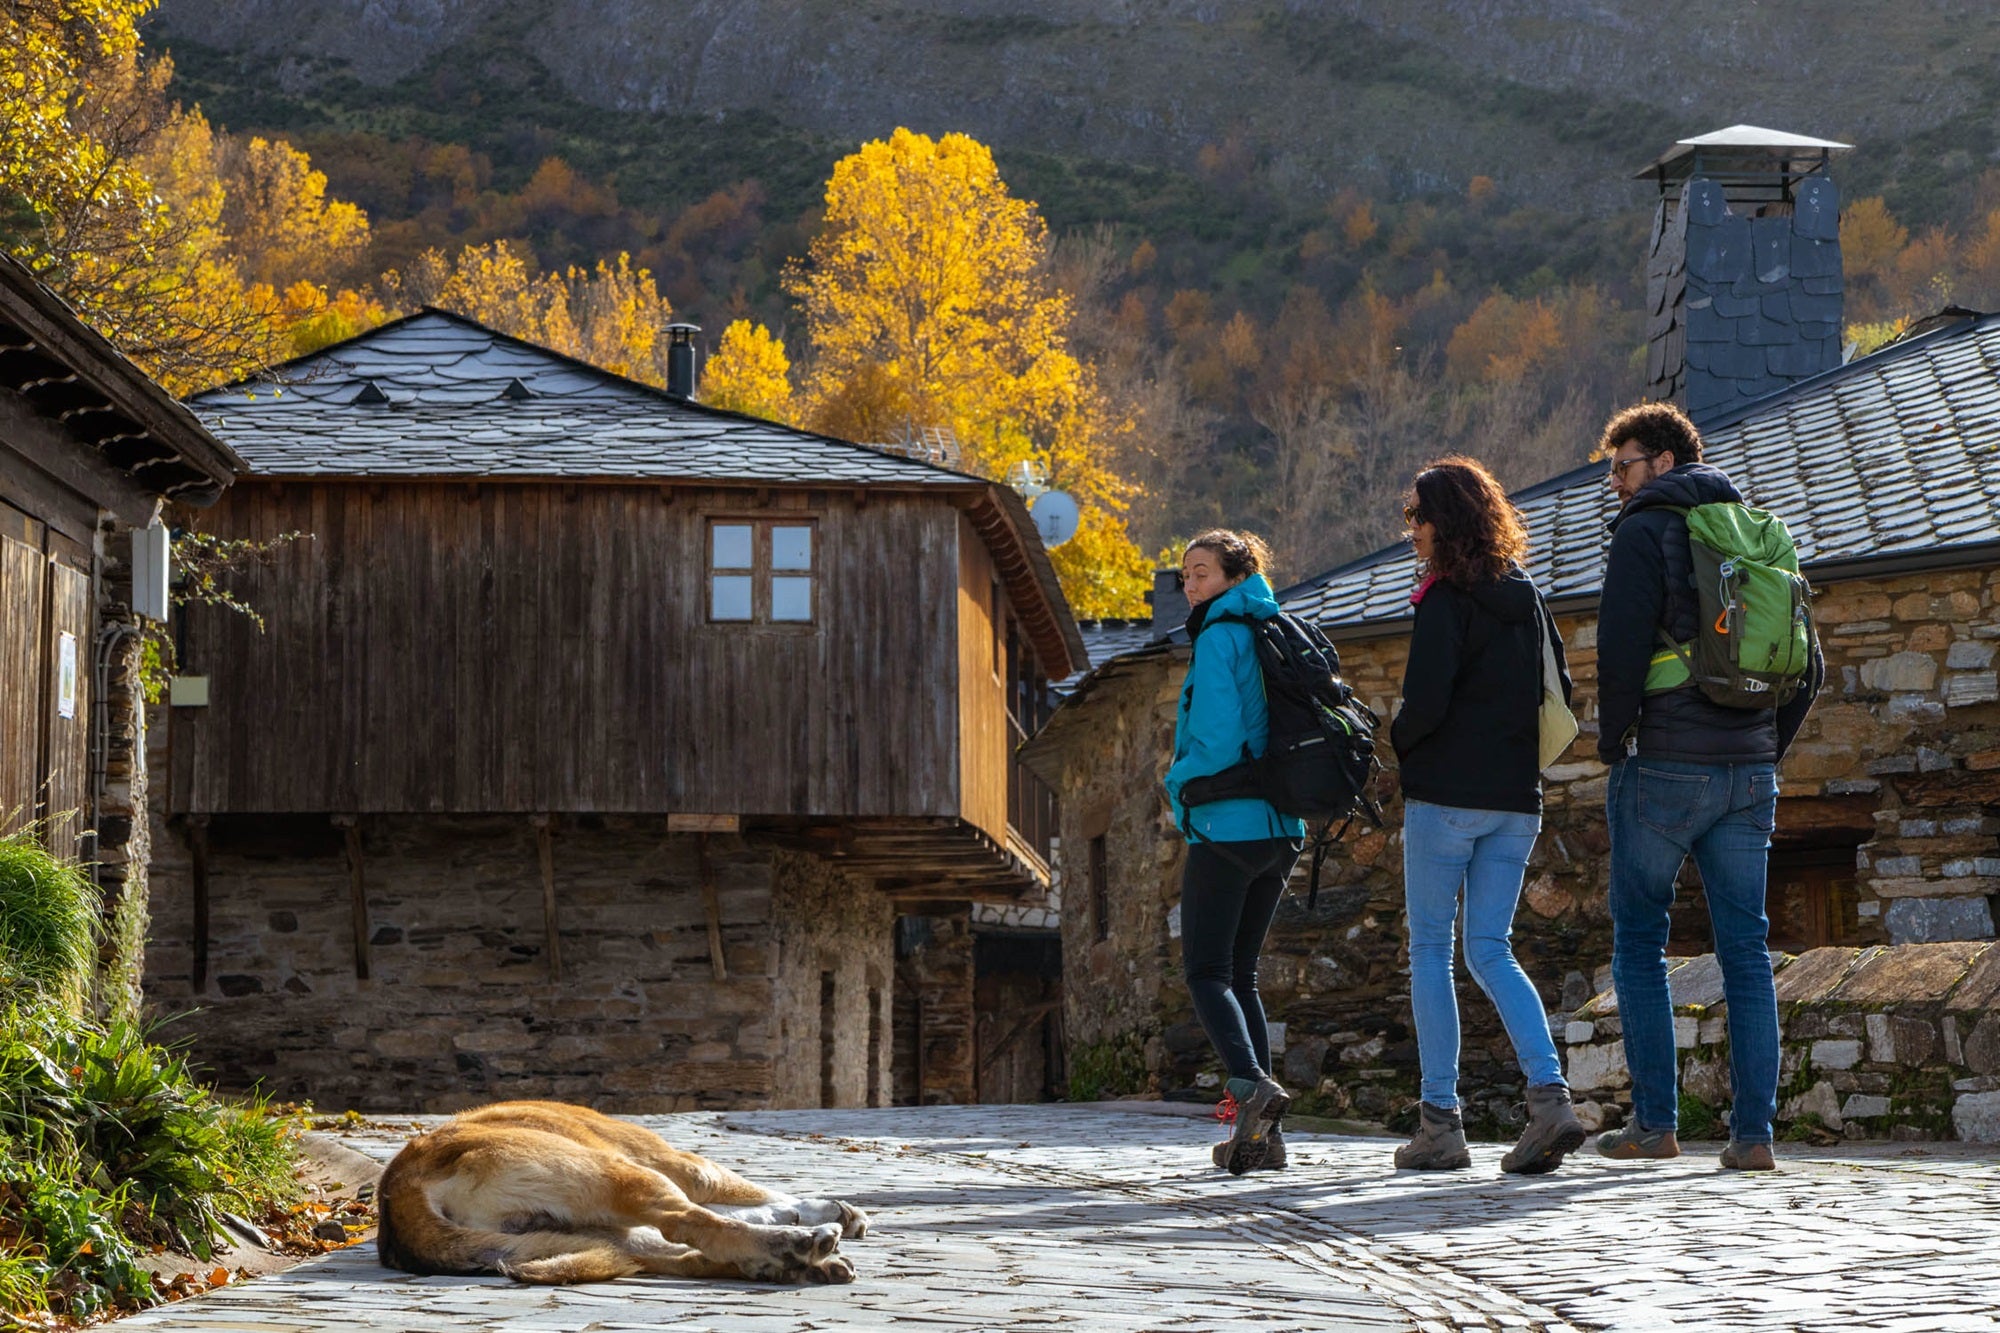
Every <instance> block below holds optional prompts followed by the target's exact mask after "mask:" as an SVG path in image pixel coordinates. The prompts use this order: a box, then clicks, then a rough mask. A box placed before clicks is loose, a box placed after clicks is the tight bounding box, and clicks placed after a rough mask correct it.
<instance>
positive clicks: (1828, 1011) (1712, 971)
mask: <svg viewBox="0 0 2000 1333" xmlns="http://www.w3.org/2000/svg"><path fill="white" fill-rule="evenodd" d="M1672 961H1673V963H1674V966H1673V970H1672V971H1671V972H1670V973H1669V974H1668V982H1669V984H1670V986H1671V987H1672V990H1673V999H1674V1029H1675V1045H1676V1046H1677V1047H1679V1048H1680V1079H1681V1120H1682V1125H1683V1136H1684V1137H1689V1138H1704V1137H1717V1136H1721V1135H1723V1134H1725V1133H1726V1132H1727V1131H1726V1125H1727V1114H1726V1108H1727V1105H1728V1102H1729V1034H1728V1006H1727V1005H1726V1004H1724V1003H1723V1000H1722V977H1721V970H1720V969H1719V968H1718V967H1717V966H1716V962H1715V957H1714V955H1712V954H1704V955H1702V956H1701V957H1698V958H1689V959H1675V960H1672ZM1775 961H1776V964H1777V990H1778V1017H1779V1026H1780V1031H1781V1032H1782V1034H1783V1035H1782V1042H1783V1045H1782V1051H1783V1055H1782V1064H1781V1065H1780V1069H1779V1094H1778V1119H1777V1131H1778V1136H1779V1138H1781V1139H1787V1138H1790V1139H1805V1140H1811V1139H1818V1138H1827V1137H1831V1136H1841V1137H1845V1138H1850V1139H1871V1138H1873V1139H1880V1138H1888V1139H1912V1140H1927V1139H1963V1140H1966V1141H1968V1142H1975V1143H1995V1142H2000V945H1994V944H1991V943H1971V942H1952V943H1938V944H1913V945H1902V946H1893V947H1875V948H1868V949H1845V948H1824V949H1813V950H1811V951H1809V952H1807V953H1804V954H1801V955H1799V956H1797V957H1792V956H1790V955H1779V956H1777V958H1776V960H1775ZM1557 1031H1558V1034H1559V1035H1560V1036H1561V1037H1563V1038H1564V1039H1565V1040H1566V1041H1567V1043H1568V1053H1567V1061H1566V1068H1567V1070H1568V1078H1569V1081H1570V1085H1571V1087H1572V1089H1573V1090H1574V1092H1575V1095H1576V1097H1577V1099H1578V1101H1579V1103H1581V1104H1583V1110H1584V1113H1585V1115H1586V1117H1587V1118H1588V1119H1593V1120H1598V1121H1601V1122H1604V1123H1609V1122H1610V1121H1612V1120H1617V1119H1619V1118H1621V1115H1622V1114H1629V1112H1630V1109H1631V1075H1630V1073H1629V1071H1628V1070H1627V1068H1626V1064H1625V1052H1624V1049H1623V1046H1622V1044H1621V1042H1620V1032H1621V1028H1620V1025H1619V1017H1618V1000H1617V996H1616V995H1615V994H1612V993H1611V992H1608V991H1607V992H1605V993H1604V994H1601V995H1599V996H1597V997H1596V998H1594V999H1592V1000H1591V1001H1589V1002H1588V1003H1587V1004H1585V1005H1583V1006H1582V1007H1580V1008H1579V1009H1578V1010H1577V1011H1576V1012H1575V1013H1574V1014H1572V1015H1570V1016H1569V1018H1568V1020H1567V1021H1566V1022H1565V1021H1563V1020H1562V1017H1561V1016H1560V1015H1558V1016H1557ZM1610 1108H1617V1109H1616V1110H1615V1111H1613V1110H1611V1109H1610Z"/></svg>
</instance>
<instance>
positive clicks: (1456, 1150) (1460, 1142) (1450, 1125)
mask: <svg viewBox="0 0 2000 1333" xmlns="http://www.w3.org/2000/svg"><path fill="white" fill-rule="evenodd" d="M1420 1109H1421V1111H1422V1115H1421V1117H1420V1120H1419V1123H1418V1125H1417V1133H1416V1136H1415V1137H1414V1138H1412V1139H1411V1140H1410V1141H1409V1142H1408V1143H1406V1144H1404V1145H1403V1146H1402V1147H1400V1148H1398V1149H1396V1169H1397V1170H1399V1171H1457V1170H1460V1169H1462V1168H1464V1167H1468V1166H1471V1165H1472V1150H1471V1149H1470V1148H1467V1147H1466V1146H1465V1117H1464V1116H1462V1115H1460V1114H1459V1113H1458V1111H1457V1110H1455V1109H1454V1110H1450V1111H1447V1110H1444V1109H1443V1108H1441V1107H1436V1106H1432V1105H1431V1104H1430V1103H1429V1102H1423V1103H1420Z"/></svg>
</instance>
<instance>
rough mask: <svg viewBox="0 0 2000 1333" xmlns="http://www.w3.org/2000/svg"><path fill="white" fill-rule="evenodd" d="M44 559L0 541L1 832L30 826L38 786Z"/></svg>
mask: <svg viewBox="0 0 2000 1333" xmlns="http://www.w3.org/2000/svg"><path fill="white" fill-rule="evenodd" d="M47 568H48V557H47V556H45V555H43V554H42V553H41V551H39V550H37V549H36V548H35V547H33V546H30V545H28V544H27V543H26V542H19V541H15V540H14V539H13V538H12V537H6V536H0V833H11V832H13V831H14V830H15V829H17V828H20V827H21V826H22V825H24V824H28V823H31V822H33V820H34V818H35V806H36V803H37V797H38V796H39V794H40V791H39V789H40V787H41V748H42V703H43V700H44V698H45V697H46V691H45V689H44V688H43V680H42V670H43V664H44V663H45V662H46V661H47V655H46V654H45V653H44V652H43V650H42V645H43V640H42V635H43V626H44V623H45V620H46V611H47V604H48V603H47V596H48V594H47V584H48V575H47Z"/></svg>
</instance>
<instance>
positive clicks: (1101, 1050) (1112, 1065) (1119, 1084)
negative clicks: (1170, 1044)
mask: <svg viewBox="0 0 2000 1333" xmlns="http://www.w3.org/2000/svg"><path fill="white" fill-rule="evenodd" d="M1145 1088H1146V1056H1145V1051H1144V1049H1143V1047H1142V1046H1141V1043H1140V1041H1139V1039H1138V1038H1137V1037H1134V1036H1131V1035H1129V1034H1128V1035H1126V1036H1123V1037H1112V1038H1110V1039H1108V1040H1105V1041H1099V1042H1092V1043H1091V1044H1090V1045H1088V1046H1084V1047H1080V1048H1078V1049H1077V1050H1074V1051H1072V1052H1070V1058H1069V1099H1070V1100H1071V1101H1073V1102H1096V1101H1102V1100H1104V1099H1105V1098H1107V1097H1117V1096H1120V1095H1123V1094H1125V1093H1132V1092H1143V1091H1144V1090H1145Z"/></svg>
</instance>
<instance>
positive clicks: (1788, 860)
mask: <svg viewBox="0 0 2000 1333" xmlns="http://www.w3.org/2000/svg"><path fill="white" fill-rule="evenodd" d="M1996 588H2000V571H1992V572H1989V571H1983V570H1981V571H1956V572H1946V573H1932V574H1913V575H1907V576H1902V577H1898V578H1888V579H1877V580H1848V581H1844V582H1842V583H1839V584H1835V585H1832V586H1830V587H1828V588H1826V589H1824V590H1823V593H1822V596H1821V598H1820V600H1819V602H1818V604H1817V611H1818V616H1819V620H1820V625H1821V632H1822V636H1823V642H1824V645H1825V649H1826V654H1827V659H1828V668H1829V679H1828V683H1827V687H1826V689H1825V691H1824V692H1823V693H1822V695H1821V697H1820V699H1819V701H1818V703H1817V705H1816V706H1815V709H1814V711H1813V714H1812V716H1811V717H1810V718H1809V720H1808V721H1807V723H1806V726H1805V728H1804V730H1803V731H1802V732H1801V733H1800V736H1799V738H1798V742H1797V744H1796V745H1795V746H1794V748H1793V750H1792V752H1791V753H1790V754H1789V755H1788V756H1787V761H1786V764H1785V767H1784V770H1783V772H1782V774H1781V778H1782V786H1781V791H1782V795H1783V799H1782V801H1781V807H1780V811H1779V817H1778V823H1779V830H1778V834H1777V838H1776V843H1775V846H1774V850H1773V854H1772V857H1773V859H1772V868H1773V914H1774V919H1775V923H1774V940H1781V939H1783V938H1787V937H1789V936H1792V935H1797V936H1800V937H1801V938H1802V939H1804V940H1805V942H1806V943H1819V944H1838V945H1841V946H1845V947H1850V948H1853V947H1864V946H1868V945H1873V944H1879V943H1918V942H1926V941H1935V940H1940V939H1952V938H1990V937H1991V936H1992V935H1993V922H1992V910H1993V908H1992V903H1991V902H1990V901H1989V899H1990V897H1991V895H1993V894H1994V893H1995V892H1996V891H2000V818H1996V815H2000V683H1996V681H1997V680H2000V673H1996V671H1995V662H1994V658H1995V648H1996V646H1997V645H2000V611H1996V607H1995V597H1996ZM1559 624H1560V626H1561V629H1562V631H1563V634H1564V639H1565V642H1566V644H1567V647H1568V654H1569V661H1570V667H1571V671H1572V673H1573V675H1574V676H1575V678H1576V682H1577V691H1576V699H1575V707H1576V712H1577V715H1578V718H1579V720H1580V722H1581V723H1582V727H1583V732H1582V735H1580V736H1579V738H1578V741H1577V743H1576V745H1575V747H1574V748H1573V749H1572V751H1571V752H1570V754H1569V755H1567V756H1565V757H1564V759H1563V760H1562V761H1561V762H1559V763H1558V764H1556V765H1555V766H1553V767H1552V768H1551V769H1550V770H1549V773H1548V775H1547V782H1546V797H1545V813H1544V818H1543V833H1542V837H1541V839H1540V840H1539V842H1538V843H1537V846H1536V848H1535V852H1534V857H1533V860H1532V862H1531V864H1530V868H1529V874H1528V879H1527V883H1526V885H1525V887H1524V892H1523V897H1522V906H1521V910H1520V913H1519V916H1518V917H1517V920H1516V926H1515V944H1516V949H1517V951H1518V952H1519V954H1520V956H1521V959H1522V963H1523V966H1524V967H1525V969H1526V971H1527V973H1528V975H1529V977H1530V978H1531V979H1532V980H1534V981H1535V982H1536V984H1537V985H1538V987H1539V988H1540V990H1541V992H1542V997H1543V1000H1544V1003H1545V1004H1547V1006H1548V1007H1549V1009H1550V1012H1551V1013H1552V1015H1554V1016H1555V1020H1556V1021H1557V1022H1558V1024H1560V1023H1561V1022H1562V1021H1563V1020H1564V1019H1565V1018H1566V1016H1567V1014H1568V1012H1569V1011H1571V1010H1574V1009H1576V1008H1578V1007H1579V1006H1581V1005H1583V1004H1584V1003H1586V1002H1587V1001H1588V1000H1589V999H1590V997H1591V996H1592V995H1593V994H1595V993H1596V992H1597V991H1599V990H1601V989H1602V988H1603V984H1604V983H1603V975H1604V973H1605V970H1606V965H1607V964H1608V963H1609V961H1610V956H1611V938H1610V923H1609V918H1608V916H1607V913H1606V910H1605V906H1604V903H1605V889H1606V879H1607V873H1608V867H1607V861H1606V853H1607V851H1608V849H1609V838H1608V836H1607V833H1606V829H1605V823H1604V814H1603V801H1604V794H1605V787H1606V770H1605V768H1604V766H1603V765H1602V764H1600V763H1598V762H1597V759H1596V755H1595V748H1596V739H1597V713H1596V698H1595V690H1594V676H1595V662H1596V624H1595V620H1594V618H1593V617H1589V616H1581V617H1580V616H1573V615H1572V616H1565V617H1561V618H1559ZM1407 646H1408V644H1407V639H1406V638H1404V637H1401V636H1398V637H1393V638H1385V639H1375V640H1364V641H1355V642H1350V643H1347V644H1344V645H1342V648H1341V657H1342V661H1343V665H1344V668H1345V672H1346V674H1347V677H1348V679H1349V681H1350V682H1351V683H1352V684H1353V685H1354V687H1355V689H1356V690H1357V692H1358V693H1359V694H1360V695H1361V696H1362V697H1363V698H1364V699H1365V700H1366V701H1367V702H1368V703H1369V704H1370V705H1371V706H1372V707H1373V708H1375V710H1376V711H1377V713H1379V714H1380V715H1381V716H1382V718H1383V720H1384V723H1385V731H1386V722H1387V719H1388V718H1389V717H1390V716H1391V715H1392V713H1393V711H1394V707H1395V703H1396V700H1397V698H1398V696H1399V694H1400V692H1401V681H1402V672H1403V666H1404V662H1405V658H1406V655H1407ZM1185 664H1186V655H1185V650H1182V651H1181V652H1179V653H1168V654H1157V655H1155V656H1152V657H1150V658H1147V657H1139V658H1130V659H1125V660H1123V661H1121V662H1119V663H1118V665H1117V666H1116V667H1114V668H1112V669H1111V670H1110V671H1108V672H1106V673H1105V678H1104V679H1103V680H1101V681H1098V682H1094V683H1093V684H1092V685H1091V686H1090V687H1089V688H1087V690H1086V692H1085V694H1084V695H1083V696H1082V697H1081V698H1080V699H1079V700H1078V701H1075V702H1072V703H1071V704H1070V705H1067V706H1066V710H1067V709H1075V710H1076V712H1075V713H1074V715H1072V716H1070V717H1068V718H1064V717H1063V716H1062V715H1061V714H1058V718H1057V725H1055V726H1052V729H1051V732H1050V738H1051V754H1052V755H1053V756H1054V757H1055V759H1054V762H1056V763H1059V764H1060V766H1061V768H1062V774H1063V778H1062V782H1061V784H1060V785H1061V794H1062V828H1061V834H1062V837H1061V858H1062V861H1063V867H1062V870H1063V874H1064V877H1065V880H1066V883H1067V884H1068V886H1069V889H1068V894H1067V901H1066V904H1065V907H1066V910H1065V912H1064V913H1063V922H1062V928H1063V939H1064V945H1063V947H1064V973H1065V976H1066V977H1067V978H1068V979H1069V983H1070V985H1069V991H1070V994H1069V1000H1068V1007H1067V1010H1066V1014H1065V1019H1066V1026H1067V1031H1068V1036H1069V1043H1070V1056H1071V1063H1072V1075H1073V1077H1075V1076H1076V1075H1077V1074H1079V1073H1088V1074H1089V1075H1090V1077H1089V1078H1088V1079H1087V1080H1086V1081H1088V1082H1089V1083H1090V1085H1091V1086H1092V1087H1093V1088H1095V1087H1098V1086H1099V1085H1100V1083H1101V1084H1102V1086H1103V1087H1104V1089H1105V1090H1120V1089H1123V1090H1137V1089H1138V1088H1139V1087H1143V1086H1147V1085H1151V1086H1153V1087H1156V1088H1158V1089H1159V1090H1161V1091H1162V1092H1165V1093H1167V1094H1169V1095H1172V1094H1175V1093H1183V1094H1185V1095H1191V1096H1192V1095H1202V1094H1201V1093H1200V1092H1199V1089H1200V1088H1201V1087H1203V1086H1205V1085H1207V1084H1208V1083H1209V1082H1210V1080H1211V1079H1212V1078H1213V1076H1214V1074H1215V1072H1216V1070H1215V1066H1214V1062H1213V1059H1212V1056H1211V1055H1210V1053H1209V1050H1208V1044H1207V1042H1206V1040H1205V1039H1204V1038H1203V1037H1202V1034H1201V1032H1200V1030H1199V1028H1197V1027H1196V1026H1194V1024H1193V1023H1192V1021H1191V1013H1190V1010H1189V1007H1188V1003H1187V996H1186V991H1185V988H1184V987H1183V985H1182V984H1181V981H1180V958H1179V952H1180V951H1179V942H1178V925H1179V922H1178V913H1177V911H1176V910H1175V904H1176V902H1177V901H1178V895H1179V878H1180V867H1181V859H1182V855H1183V848H1182V845H1181V842H1180V839H1179V837H1178V834H1177V833H1176V832H1175V830H1174V828H1173V825H1172V821H1171V815H1170V812H1169V810H1168V807H1167V805H1166V801H1165V797H1164V795H1163V793H1162V792H1161V790H1160V786H1159V781H1160V777H1161V776H1162V774H1163V773H1164V772H1165V769H1166V765H1167V762H1168V760H1169V757H1170V756H1171V753H1172V741H1173V721H1174V710H1175V700H1176V695H1177V691H1178V688H1179V685H1180V681H1181V678H1182V674H1183V672H1184V670H1185ZM1383 757H1384V760H1385V762H1387V763H1391V764H1393V756H1392V755H1390V754H1389V752H1388V747H1387V743H1386V736H1385V738H1384V744H1383ZM1382 790H1383V794H1384V795H1385V797H1387V799H1386V800H1385V801H1384V811H1385V827H1383V828H1381V829H1374V830H1364V831H1361V832H1359V833H1350V835H1349V838H1348V841H1347V843H1346V844H1345V845H1344V846H1343V847H1341V848H1340V849H1339V850H1338V851H1337V852H1336V853H1335V855H1334V856H1333V857H1332V858H1330V860H1329V861H1328V863H1327V866H1326V868H1325V871H1324V873H1323V875H1322V887H1321V890H1320V896H1319V902H1318V906H1317V907H1316V908H1314V909H1310V910H1309V909H1308V908H1307V907H1306V905H1305V901H1304V898H1303V896H1301V895H1302V892H1303V878H1304V868H1303V867H1301V871H1300V876H1299V881H1298V883H1297V885H1296V886H1295V887H1297V888H1298V889H1299V890H1300V894H1297V895H1294V896H1290V897H1288V898H1287V899H1286V900H1285V902H1284V903H1283V904H1282V905H1281V907H1280V910H1279V915H1278V920H1277V923H1276V924H1275V926H1274V927H1273V931H1272V935H1271V940H1270V943H1269V946H1268V948H1267V951H1266V955H1265V959H1264V963H1263V967H1262V984H1263V990H1264V993H1265V995H1266V998H1267V1003H1268V1007H1269V1009H1270V1016H1271V1018H1272V1020H1273V1021H1274V1022H1281V1023H1284V1024H1285V1025H1286V1027H1287V1032H1288V1036H1289V1041H1288V1043H1287V1050H1286V1052H1285V1055H1284V1057H1283V1058H1282V1060H1281V1061H1280V1065H1281V1072H1282V1074H1283V1076H1284V1077H1285V1078H1286V1079H1287V1080H1288V1081H1289V1082H1290V1083H1291V1084H1292V1085H1293V1086H1294V1087H1296V1088H1298V1089H1299V1090H1300V1091H1302V1092H1304V1093H1306V1094H1307V1095H1306V1101H1307V1106H1308V1109H1316V1110H1320V1111H1323V1112H1329V1113H1339V1114H1349V1115H1356V1116H1360V1117H1363V1118H1367V1119H1384V1118H1392V1117H1396V1116H1398V1115H1399V1114H1407V1112H1408V1109H1409V1106H1410V1104H1411V1103H1412V1101H1413V1100H1414V1098H1415V1092H1416V1082H1417V1076H1416V1046H1415V1041H1414V1033H1413V1031H1412V1029H1411V1026H1410V1013H1409V1000H1408V980H1407V975H1406V968H1407V955H1406V949H1405V943H1406V937H1405V933H1404V929H1403V926H1402V920H1401V917H1402V910H1401V908H1402V903H1401V898H1402V875H1401V862H1402V847H1401V804H1400V800H1399V799H1397V797H1396V794H1395V779H1394V774H1393V772H1390V773H1387V774H1385V776H1384V780H1383V784H1382ZM1097 836H1102V837H1103V838H1104V839H1105V848H1106V852H1107V854H1108V855H1107V862H1108V866H1109V872H1110V873H1109V875H1108V884H1107V886H1106V887H1105V889H1104V890H1103V892H1102V894H1101V895H1100V896H1101V899H1102V911H1100V910H1099V903H1098V901H1097V900H1095V899H1094V898H1093V893H1092V890H1091V889H1090V887H1089V884H1088V862H1087V855H1088V845H1089V839H1090V838H1092V837H1097ZM1683 885H1684V891H1683V893H1682V896H1681V903H1680V905H1679V906H1678V907H1677V909H1676V913H1675V935H1676V942H1675V949H1676V951H1677V952H1682V953H1690V954H1692V953H1699V952H1701V951H1703V950H1705V949H1706V948H1707V947H1708V944H1709V940H1708V934H1707V922H1706V919H1705V909H1704V908H1703V906H1702V903H1701V897H1700V889H1699V878H1698V876H1697V875H1696V874H1695V872H1694V870H1693V868H1692V867H1691V866H1690V867H1689V868H1688V869H1687V870H1686V871H1685V872H1684V874H1683ZM1459 985H1460V1008H1461V1011H1462V1014H1463V1018H1464V1035H1463V1042H1464V1050H1463V1055H1462V1057H1461V1071H1462V1075H1463V1085H1462V1094H1463V1095H1465V1096H1466V1097H1467V1099H1468V1102H1469V1104H1470V1105H1471V1108H1472V1112H1473V1117H1474V1120H1475V1122H1476V1123H1479V1124H1481V1125H1482V1127H1484V1128H1486V1129H1488V1130H1489V1131H1492V1130H1504V1129H1506V1128H1508V1127H1510V1125H1511V1122H1512V1119H1513V1117H1514V1115H1515V1112H1514V1109H1513V1104H1514V1103H1517V1102H1518V1101H1519V1100H1520V1095H1521V1080H1520V1075H1519V1073H1518V1070H1517V1069H1516V1067H1515V1065H1514V1063H1513V1058H1512V1053H1511V1047H1510V1046H1509V1045H1508V1043H1507V1041H1506V1038H1505V1035H1504V1033H1503V1032H1502V1030H1501V1028H1500V1026H1499V1023H1498V1020H1497V1016H1496V1015H1495V1014H1494V1012H1493V1009H1492V1006H1491V1005H1490V1004H1489V1003H1488V1002H1487V1000H1486V999H1485V997H1484V996H1483V995H1482V994H1480V993H1479V992H1478V991H1477V990H1476V988H1474V987H1473V986H1472V985H1471V983H1470V981H1469V979H1468V978H1466V977H1465V975H1464V973H1463V969H1462V968H1461V970H1460V979H1459Z"/></svg>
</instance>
